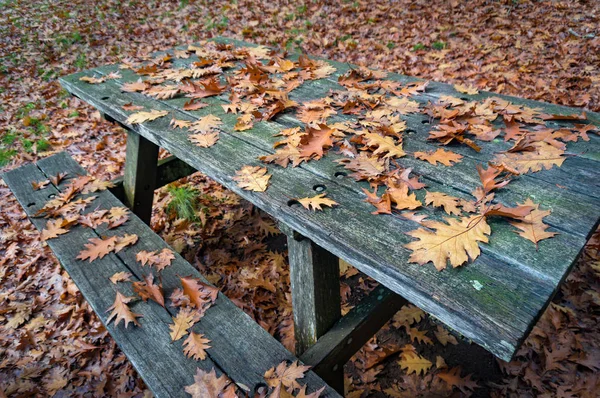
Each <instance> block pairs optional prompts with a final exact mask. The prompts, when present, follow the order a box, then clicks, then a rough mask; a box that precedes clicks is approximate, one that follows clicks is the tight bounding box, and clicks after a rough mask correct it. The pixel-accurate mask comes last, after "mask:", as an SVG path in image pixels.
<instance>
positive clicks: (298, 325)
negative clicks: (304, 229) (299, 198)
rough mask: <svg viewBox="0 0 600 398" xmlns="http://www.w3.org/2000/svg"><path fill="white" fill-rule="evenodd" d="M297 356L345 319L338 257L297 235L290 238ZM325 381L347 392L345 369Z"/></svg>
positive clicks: (340, 369)
mask: <svg viewBox="0 0 600 398" xmlns="http://www.w3.org/2000/svg"><path fill="white" fill-rule="evenodd" d="M287 242H288V256H289V260H290V281H291V288H292V305H293V309H294V330H295V335H296V355H298V356H300V355H301V354H303V353H304V352H305V351H306V350H308V348H310V347H311V346H312V345H314V344H315V343H316V342H317V339H318V338H319V337H321V336H323V335H324V334H325V333H326V332H327V331H328V330H329V329H330V328H331V327H332V326H333V325H334V324H335V323H336V322H337V321H338V320H339V319H340V317H341V298H340V269H339V261H338V258H337V257H336V256H334V255H333V254H331V253H329V252H328V251H327V250H325V249H323V248H321V247H320V246H318V245H316V244H315V243H313V242H312V241H311V240H309V239H306V238H304V237H302V236H300V235H298V234H297V233H291V234H289V235H288V240H287ZM328 376H329V377H328V380H325V381H326V382H327V383H328V384H329V385H330V386H331V387H332V388H334V389H335V390H337V391H338V392H341V393H342V394H343V392H344V369H343V366H339V369H336V371H335V372H333V373H331V374H328Z"/></svg>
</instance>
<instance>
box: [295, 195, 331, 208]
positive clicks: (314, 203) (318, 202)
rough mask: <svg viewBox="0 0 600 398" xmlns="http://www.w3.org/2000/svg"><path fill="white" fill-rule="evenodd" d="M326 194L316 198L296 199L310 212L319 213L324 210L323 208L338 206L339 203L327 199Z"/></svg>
mask: <svg viewBox="0 0 600 398" xmlns="http://www.w3.org/2000/svg"><path fill="white" fill-rule="evenodd" d="M325 195H327V194H326V193H321V194H318V195H316V196H312V197H307V198H301V199H296V200H297V201H298V202H299V203H300V204H301V205H302V206H304V207H305V208H306V209H308V210H312V211H317V210H321V211H322V210H323V208H322V206H327V207H333V206H337V205H338V203H337V202H336V201H334V200H332V199H329V198H326V197H325Z"/></svg>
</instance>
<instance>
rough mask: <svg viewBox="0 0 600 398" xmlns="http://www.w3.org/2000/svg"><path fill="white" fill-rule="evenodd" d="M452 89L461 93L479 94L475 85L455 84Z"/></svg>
mask: <svg viewBox="0 0 600 398" xmlns="http://www.w3.org/2000/svg"><path fill="white" fill-rule="evenodd" d="M454 89H455V90H456V91H458V92H459V93H463V94H469V95H475V94H479V90H477V87H475V86H473V85H466V84H455V85H454Z"/></svg>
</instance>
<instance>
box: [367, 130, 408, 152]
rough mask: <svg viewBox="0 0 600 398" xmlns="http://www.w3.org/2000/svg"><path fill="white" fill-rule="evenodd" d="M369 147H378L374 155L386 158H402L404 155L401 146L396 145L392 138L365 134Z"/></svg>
mask: <svg viewBox="0 0 600 398" xmlns="http://www.w3.org/2000/svg"><path fill="white" fill-rule="evenodd" d="M364 137H365V139H366V140H367V142H366V146H367V147H377V149H376V150H375V151H373V155H383V154H385V155H384V156H383V157H384V158H401V157H403V156H404V155H406V154H405V153H404V151H403V150H402V146H401V145H396V143H395V142H394V140H393V139H392V137H384V136H381V135H379V134H377V133H369V132H366V133H364Z"/></svg>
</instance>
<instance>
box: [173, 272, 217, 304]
mask: <svg viewBox="0 0 600 398" xmlns="http://www.w3.org/2000/svg"><path fill="white" fill-rule="evenodd" d="M179 279H180V280H181V285H182V286H183V294H185V295H186V296H188V298H189V299H190V302H191V303H192V304H193V305H194V306H195V307H196V308H199V309H202V308H204V307H205V306H206V305H207V304H212V303H214V302H215V301H216V300H217V297H218V294H219V289H217V288H216V287H214V286H211V285H208V284H206V283H204V282H202V281H201V280H200V279H198V278H194V277H191V276H188V277H185V278H179Z"/></svg>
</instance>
